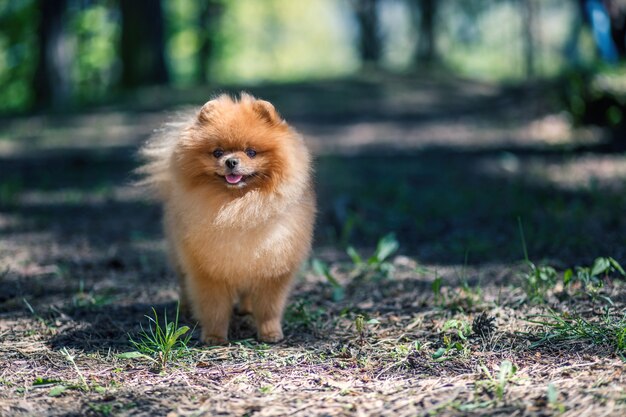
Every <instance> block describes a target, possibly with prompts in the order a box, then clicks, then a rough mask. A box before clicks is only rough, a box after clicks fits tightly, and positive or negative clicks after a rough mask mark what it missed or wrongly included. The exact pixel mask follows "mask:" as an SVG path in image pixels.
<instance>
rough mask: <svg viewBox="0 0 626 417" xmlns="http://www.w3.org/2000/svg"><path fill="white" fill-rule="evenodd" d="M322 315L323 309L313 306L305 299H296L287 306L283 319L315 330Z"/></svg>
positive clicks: (317, 328)
mask: <svg viewBox="0 0 626 417" xmlns="http://www.w3.org/2000/svg"><path fill="white" fill-rule="evenodd" d="M323 315H324V310H323V309H321V308H313V307H312V306H311V304H310V303H309V302H307V301H305V300H297V301H296V302H295V303H292V304H290V305H289V306H288V307H287V311H286V312H285V321H286V322H287V323H289V324H291V325H294V326H302V327H304V328H306V329H309V330H311V331H313V332H316V331H318V330H319V325H320V323H321V322H322V316H323Z"/></svg>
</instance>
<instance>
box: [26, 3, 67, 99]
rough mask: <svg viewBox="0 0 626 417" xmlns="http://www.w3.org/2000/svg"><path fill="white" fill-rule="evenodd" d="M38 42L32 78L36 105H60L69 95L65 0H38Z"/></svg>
mask: <svg viewBox="0 0 626 417" xmlns="http://www.w3.org/2000/svg"><path fill="white" fill-rule="evenodd" d="M38 8H39V11H40V17H39V25H38V28H37V40H38V44H39V52H38V61H37V68H36V70H35V77H34V80H33V84H34V86H33V87H34V91H35V102H36V106H37V107H53V108H62V107H64V106H66V105H67V103H68V102H69V100H70V98H71V64H72V56H73V51H72V49H73V48H72V45H71V41H70V38H69V36H68V34H67V31H66V28H65V21H66V19H65V18H64V17H65V14H66V10H67V1H66V0H39V6H38Z"/></svg>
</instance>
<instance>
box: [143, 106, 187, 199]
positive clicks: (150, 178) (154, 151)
mask: <svg viewBox="0 0 626 417" xmlns="http://www.w3.org/2000/svg"><path fill="white" fill-rule="evenodd" d="M188 118H189V117H188V116H186V117H183V116H181V117H179V118H178V120H175V121H170V122H168V123H166V124H165V125H163V126H162V127H161V128H160V129H158V130H156V131H155V132H154V134H153V135H152V136H151V137H150V138H149V139H148V140H147V141H146V143H145V144H144V145H143V146H142V147H141V148H140V149H139V153H138V155H139V158H140V159H141V161H142V165H141V166H139V168H137V169H136V170H135V175H136V176H137V177H138V179H137V180H136V181H135V182H134V185H135V186H137V187H140V188H141V189H143V190H144V191H145V192H146V193H147V194H148V195H150V196H151V197H153V198H157V199H165V198H167V196H168V195H169V193H170V189H171V182H172V179H171V172H170V159H171V157H172V153H173V152H174V147H175V146H176V143H177V141H178V138H179V137H180V134H181V132H182V130H183V129H184V128H185V127H186V126H187V125H188V124H189V123H188Z"/></svg>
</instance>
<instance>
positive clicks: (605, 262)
mask: <svg viewBox="0 0 626 417" xmlns="http://www.w3.org/2000/svg"><path fill="white" fill-rule="evenodd" d="M574 271H575V272H574ZM574 271H572V269H567V270H566V271H565V272H564V273H563V284H564V285H565V286H566V287H567V286H571V285H572V284H574V283H576V282H578V283H580V284H581V285H582V287H583V290H584V291H585V292H586V293H588V294H590V295H592V296H596V295H597V293H598V291H599V290H600V289H601V288H602V287H603V286H604V279H605V278H606V277H607V276H608V275H609V274H619V275H621V276H622V277H626V272H625V271H624V268H622V266H621V265H620V264H619V263H618V262H617V261H616V260H615V259H613V258H610V257H608V258H596V260H595V261H594V262H593V265H592V266H591V267H582V266H577V267H575V268H574Z"/></svg>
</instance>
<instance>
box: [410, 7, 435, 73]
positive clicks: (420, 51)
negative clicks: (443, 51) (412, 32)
mask: <svg viewBox="0 0 626 417" xmlns="http://www.w3.org/2000/svg"><path fill="white" fill-rule="evenodd" d="M413 1H416V2H417V3H418V7H417V9H418V10H419V23H418V24H417V25H416V26H417V27H418V39H417V48H416V53H415V58H414V61H415V63H424V64H431V63H433V62H434V61H435V60H436V59H437V41H436V32H435V27H436V18H437V3H436V0H413ZM414 14H418V13H415V12H414Z"/></svg>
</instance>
